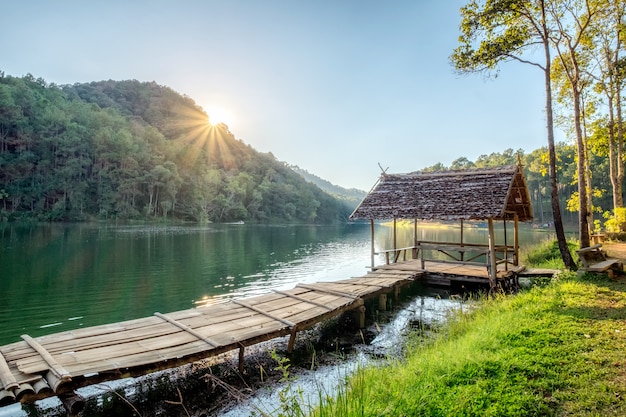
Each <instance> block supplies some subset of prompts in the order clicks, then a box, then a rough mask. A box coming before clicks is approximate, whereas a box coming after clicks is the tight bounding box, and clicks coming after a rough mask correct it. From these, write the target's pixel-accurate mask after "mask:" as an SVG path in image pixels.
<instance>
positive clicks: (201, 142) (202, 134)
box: [172, 106, 236, 167]
mask: <svg viewBox="0 0 626 417" xmlns="http://www.w3.org/2000/svg"><path fill="white" fill-rule="evenodd" d="M173 111H174V113H175V114H176V120H177V122H176V124H175V125H173V126H172V129H175V130H177V132H176V133H177V135H176V136H177V139H176V140H177V141H178V142H179V143H181V144H183V145H184V151H183V153H182V154H181V155H179V157H180V158H181V162H182V163H183V164H184V165H185V166H187V167H192V166H194V165H195V164H196V163H197V160H198V157H200V156H201V155H204V157H205V159H206V163H207V165H211V164H212V163H214V162H216V161H218V160H221V161H222V163H223V164H224V165H225V166H226V167H228V166H232V165H233V164H234V163H235V162H236V161H235V157H234V155H233V153H232V150H231V149H230V142H229V141H228V140H227V136H228V135H230V132H229V130H228V127H227V125H226V124H225V123H217V122H215V121H213V122H211V120H212V119H211V115H210V114H207V113H206V112H205V111H204V110H203V109H201V108H200V107H191V106H177V107H175V108H174V110H173ZM213 120H216V119H213Z"/></svg>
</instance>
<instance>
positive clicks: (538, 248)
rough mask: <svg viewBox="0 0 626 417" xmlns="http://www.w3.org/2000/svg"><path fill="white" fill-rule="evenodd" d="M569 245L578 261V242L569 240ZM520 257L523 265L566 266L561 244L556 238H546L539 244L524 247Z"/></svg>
mask: <svg viewBox="0 0 626 417" xmlns="http://www.w3.org/2000/svg"><path fill="white" fill-rule="evenodd" d="M567 247H568V248H569V251H570V253H571V254H572V256H573V257H574V260H575V261H578V256H577V254H576V250H577V249H578V242H577V241H574V240H568V241H567ZM520 258H521V261H522V262H521V263H522V264H523V265H529V266H533V267H535V268H549V269H564V268H565V265H564V264H563V260H562V259H561V252H560V251H559V245H558V243H557V241H556V240H546V241H545V242H543V243H540V244H538V245H534V246H531V247H529V248H523V249H522V251H521V253H520Z"/></svg>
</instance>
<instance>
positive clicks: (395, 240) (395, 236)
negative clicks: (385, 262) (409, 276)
mask: <svg viewBox="0 0 626 417" xmlns="http://www.w3.org/2000/svg"><path fill="white" fill-rule="evenodd" d="M397 231H398V228H397V220H396V218H395V217H394V219H393V262H394V263H396V261H397V260H398V255H399V254H398V252H397V251H398V234H397Z"/></svg>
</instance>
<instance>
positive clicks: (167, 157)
mask: <svg viewBox="0 0 626 417" xmlns="http://www.w3.org/2000/svg"><path fill="white" fill-rule="evenodd" d="M0 190H1V194H0V210H2V211H1V212H0V216H1V217H2V218H7V219H9V220H10V219H26V218H29V219H38V220H54V221H57V220H58V221H61V220H84V219H91V218H98V219H138V218H151V219H165V218H175V219H182V220H192V221H214V222H226V221H238V220H246V221H253V222H261V221H265V222H270V221H271V222H301V223H304V222H306V223H329V222H334V221H339V220H345V219H346V218H347V216H348V215H349V214H350V212H351V211H352V209H353V207H354V205H355V203H354V202H345V201H339V200H337V199H336V198H334V197H332V196H330V195H329V194H327V193H325V192H323V191H322V190H320V189H319V188H318V187H316V186H315V185H313V184H310V183H308V182H306V181H305V180H304V179H303V178H302V177H301V176H299V175H298V174H296V173H295V172H293V171H292V170H291V169H290V168H289V167H288V166H286V165H285V164H284V163H282V162H280V161H277V160H276V159H275V158H274V156H273V155H271V154H261V153H259V152H257V151H255V150H254V149H252V148H251V147H250V146H248V145H245V144H244V143H243V142H241V141H239V140H237V139H235V137H234V136H233V134H232V133H231V132H230V131H229V130H228V127H227V126H225V125H216V126H213V125H210V124H209V123H208V115H207V114H205V113H204V111H203V110H202V109H201V108H200V107H198V106H197V105H196V104H195V103H194V101H193V100H191V99H190V98H189V97H184V96H181V95H180V94H178V93H176V92H175V91H173V90H171V89H169V88H167V87H163V86H160V85H158V84H156V83H154V82H151V83H141V82H138V81H102V82H93V83H88V84H74V85H71V86H69V85H68V86H63V87H58V86H54V85H47V84H46V83H45V81H43V80H41V79H38V80H35V79H34V77H32V76H30V75H28V76H26V77H23V78H16V77H11V76H3V77H0Z"/></svg>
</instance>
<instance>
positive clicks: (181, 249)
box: [0, 224, 548, 344]
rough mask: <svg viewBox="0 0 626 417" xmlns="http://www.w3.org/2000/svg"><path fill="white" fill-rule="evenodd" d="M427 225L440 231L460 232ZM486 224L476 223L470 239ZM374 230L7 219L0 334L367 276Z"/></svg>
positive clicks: (382, 241) (409, 235) (387, 240)
mask: <svg viewBox="0 0 626 417" xmlns="http://www.w3.org/2000/svg"><path fill="white" fill-rule="evenodd" d="M391 230H392V229H391V228H390V227H385V226H377V228H376V232H375V237H376V250H377V251H378V250H381V249H390V248H392V247H393V243H392V234H391ZM420 230H421V231H420V233H421V235H420V238H422V239H431V240H432V239H435V238H436V239H442V240H446V239H455V238H454V237H453V236H450V237H447V236H446V235H445V233H453V234H454V233H458V231H455V230H454V229H451V228H433V227H428V228H427V227H424V228H423V229H420ZM472 233H475V234H476V236H475V237H473V236H472ZM484 233H485V231H484V230H480V229H477V230H475V231H472V230H469V231H466V232H465V239H466V241H471V239H474V238H476V239H479V238H481V234H484ZM398 236H399V237H398V244H399V246H402V245H408V244H410V243H411V242H412V239H413V229H412V227H407V228H398ZM528 236H532V239H535V240H536V239H539V238H546V237H548V236H546V234H539V235H538V234H537V233H536V232H534V233H532V231H531V232H530V233H528ZM537 236H539V237H537ZM370 237H371V234H370V228H369V225H367V224H351V225H340V226H308V225H301V226H262V225H207V226H197V225H189V226H187V225H185V226H160V225H157V226H154V225H147V226H146V225H119V226H118V225H100V224H44V225H30V226H20V225H5V226H0V271H1V272H0V274H1V278H0V285H1V287H2V290H1V291H0V344H6V343H11V342H14V341H17V340H19V336H20V335H21V334H25V333H26V334H29V335H31V336H34V337H36V336H40V335H44V334H48V333H52V332H60V331H65V330H70V329H75V328H78V327H82V326H93V325H99V324H104V323H110V322H116V321H123V320H129V319H133V318H138V317H145V316H149V315H151V314H153V313H154V312H155V311H160V312H170V311H176V310H182V309H187V308H192V307H194V306H195V305H197V304H202V303H208V302H211V303H214V302H223V301H224V300H227V299H229V298H231V297H250V296H254V295H257V294H262V293H266V292H268V291H271V290H272V289H288V288H292V287H293V286H295V285H296V284H298V283H312V282H317V281H332V280H338V279H345V278H349V277H354V276H362V275H364V274H365V273H366V272H367V269H366V266H367V265H369V263H370V245H371V242H370ZM522 239H527V240H528V239H530V238H529V237H526V238H524V237H523V238H521V240H522ZM381 262H382V259H379V261H378V263H381Z"/></svg>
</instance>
